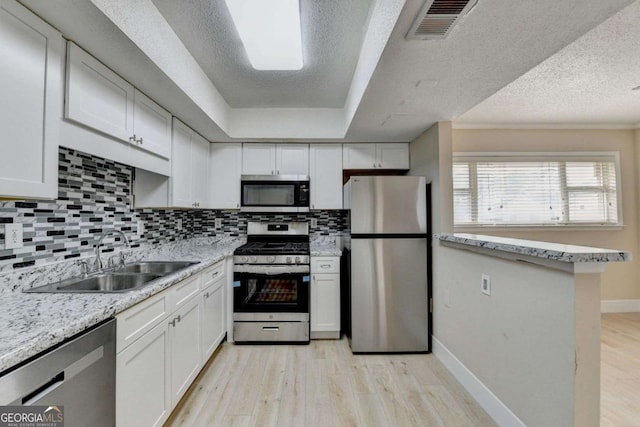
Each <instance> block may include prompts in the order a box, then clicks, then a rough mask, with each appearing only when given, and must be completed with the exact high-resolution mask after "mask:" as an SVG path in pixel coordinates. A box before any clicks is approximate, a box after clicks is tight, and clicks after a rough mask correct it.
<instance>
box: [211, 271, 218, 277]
mask: <svg viewBox="0 0 640 427" xmlns="http://www.w3.org/2000/svg"><path fill="white" fill-rule="evenodd" d="M218 274H220V272H219V271H216V272H215V273H213V274H212V275H211V277H212V278H213V277H216V276H217V275H218Z"/></svg>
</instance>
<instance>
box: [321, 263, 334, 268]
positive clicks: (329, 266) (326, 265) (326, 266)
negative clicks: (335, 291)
mask: <svg viewBox="0 0 640 427" xmlns="http://www.w3.org/2000/svg"><path fill="white" fill-rule="evenodd" d="M320 267H321V268H331V264H320Z"/></svg>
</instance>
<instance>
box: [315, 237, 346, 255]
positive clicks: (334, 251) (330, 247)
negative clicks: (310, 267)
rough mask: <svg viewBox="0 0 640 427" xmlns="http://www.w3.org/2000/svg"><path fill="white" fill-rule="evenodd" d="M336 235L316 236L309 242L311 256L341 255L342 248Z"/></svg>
mask: <svg viewBox="0 0 640 427" xmlns="http://www.w3.org/2000/svg"><path fill="white" fill-rule="evenodd" d="M338 239H339V238H337V237H336V236H314V237H312V238H311V240H310V242H309V251H310V252H311V256H340V255H342V250H341V249H340V245H339V243H338Z"/></svg>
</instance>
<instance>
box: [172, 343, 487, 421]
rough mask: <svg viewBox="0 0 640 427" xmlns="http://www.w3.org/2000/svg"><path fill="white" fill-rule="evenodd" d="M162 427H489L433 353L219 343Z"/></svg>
mask: <svg viewBox="0 0 640 427" xmlns="http://www.w3.org/2000/svg"><path fill="white" fill-rule="evenodd" d="M167 425H169V426H254V425H255V426H278V427H283V426H304V427H307V426H322V427H328V426H335V427H342V426H366V427H369V426H384V427H389V426H474V427H475V426H494V425H495V423H493V421H492V420H491V419H490V418H489V416H488V415H487V414H486V413H485V412H484V411H483V410H482V409H481V408H480V407H479V406H478V404H477V403H476V402H475V401H474V400H473V398H471V396H470V395H469V394H468V393H467V392H466V391H465V390H464V389H463V388H462V387H461V386H460V385H459V384H458V383H457V382H456V381H455V379H454V378H453V377H452V376H451V374H449V372H448V371H447V370H446V368H444V366H443V365H442V364H441V363H440V362H439V361H438V360H437V359H436V358H435V356H433V355H424V354H423V355H398V356H394V355H359V356H354V355H353V354H352V353H351V350H350V349H349V344H348V342H347V341H346V340H344V339H343V340H340V341H332V340H322V341H312V342H311V344H309V345H302V346H292V345H268V346H265V345H262V346H251V345H234V344H229V343H225V344H224V345H223V346H222V349H221V350H220V351H219V353H218V354H217V355H216V356H215V358H214V360H213V363H210V364H209V366H208V367H207V368H206V369H205V371H204V372H203V373H202V374H201V376H200V378H199V379H197V380H196V382H195V383H194V385H193V386H192V388H191V390H190V392H189V395H188V396H187V397H186V398H185V399H183V402H182V404H181V406H180V407H179V408H178V409H177V410H176V411H175V412H174V414H173V417H172V418H171V419H170V420H169V421H168V422H167Z"/></svg>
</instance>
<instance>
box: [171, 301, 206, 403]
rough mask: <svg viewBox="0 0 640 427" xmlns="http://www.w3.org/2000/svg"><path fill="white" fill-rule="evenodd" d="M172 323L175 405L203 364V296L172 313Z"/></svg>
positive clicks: (172, 366)
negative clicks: (201, 342)
mask: <svg viewBox="0 0 640 427" xmlns="http://www.w3.org/2000/svg"><path fill="white" fill-rule="evenodd" d="M169 317H170V321H173V320H175V324H172V325H171V326H170V340H169V342H170V343H171V396H172V398H171V401H172V403H173V405H174V406H175V405H176V404H177V403H178V401H179V400H180V398H181V397H182V396H183V395H184V393H185V392H186V391H187V389H188V388H189V386H190V385H191V383H192V382H193V380H194V379H195V378H196V376H197V375H198V372H200V367H201V366H202V359H201V358H202V352H201V350H200V323H201V321H200V298H192V299H191V300H190V301H189V302H188V303H186V304H185V305H184V306H183V307H182V308H181V309H180V310H177V311H176V312H175V313H174V315H173V320H172V319H171V317H172V316H169Z"/></svg>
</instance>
